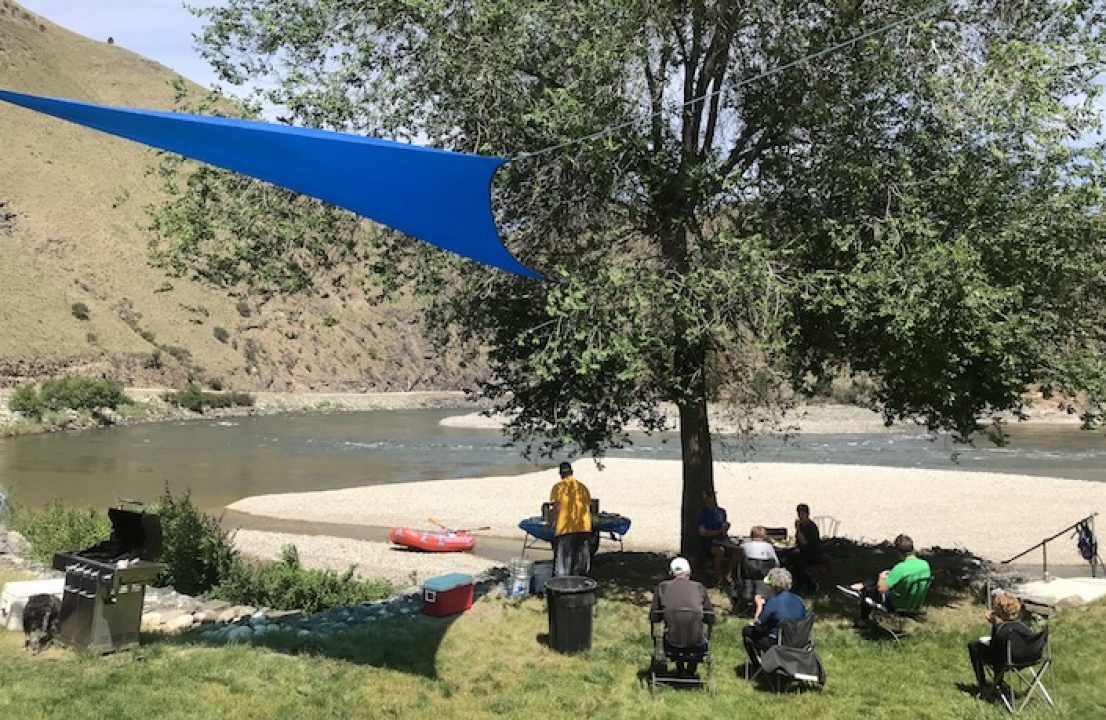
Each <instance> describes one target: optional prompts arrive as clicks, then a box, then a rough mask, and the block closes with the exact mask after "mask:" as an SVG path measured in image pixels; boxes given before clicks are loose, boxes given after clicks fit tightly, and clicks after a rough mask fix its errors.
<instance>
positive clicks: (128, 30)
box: [16, 0, 221, 87]
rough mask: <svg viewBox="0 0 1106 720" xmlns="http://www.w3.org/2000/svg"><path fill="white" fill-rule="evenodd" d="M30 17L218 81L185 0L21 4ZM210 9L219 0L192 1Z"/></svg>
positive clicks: (37, 0)
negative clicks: (201, 53)
mask: <svg viewBox="0 0 1106 720" xmlns="http://www.w3.org/2000/svg"><path fill="white" fill-rule="evenodd" d="M16 2H17V3H18V4H20V5H22V6H23V7H25V8H26V9H28V10H30V11H31V12H33V13H35V14H37V15H41V16H42V17H44V18H46V19H47V20H49V21H50V22H52V23H54V24H56V25H61V26H62V27H64V28H66V29H68V30H72V31H73V32H75V33H78V34H79V35H84V36H86V37H89V38H92V39H93V40H100V41H102V42H103V41H106V40H107V39H108V38H109V37H110V38H112V39H113V40H114V41H115V44H116V45H119V46H120V47H124V48H126V49H128V50H131V51H133V52H136V53H138V54H139V55H142V56H143V57H146V58H149V59H151V60H156V61H157V62H159V63H161V64H162V65H165V66H166V67H168V68H171V69H173V70H175V71H177V72H178V73H180V74H181V75H183V76H184V77H186V78H188V79H189V80H192V81H193V82H196V83H199V84H200V85H203V86H204V87H211V86H212V85H214V84H215V83H216V80H215V75H214V73H213V72H212V71H211V69H210V68H209V67H208V66H207V63H205V62H204V61H203V60H202V59H201V58H200V56H199V53H197V52H196V50H195V49H194V48H193V44H194V43H193V40H192V36H193V35H195V34H197V33H199V31H200V27H201V22H200V19H199V18H197V17H195V16H193V15H192V13H190V12H188V10H186V9H185V7H184V6H185V0H16ZM187 2H188V4H189V5H190V6H193V7H211V6H214V5H219V4H221V2H220V0H187Z"/></svg>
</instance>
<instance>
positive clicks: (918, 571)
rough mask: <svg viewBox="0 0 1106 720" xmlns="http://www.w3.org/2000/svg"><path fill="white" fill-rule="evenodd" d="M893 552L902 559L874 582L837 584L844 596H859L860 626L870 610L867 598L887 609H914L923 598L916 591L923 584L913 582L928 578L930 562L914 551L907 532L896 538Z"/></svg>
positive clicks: (919, 589) (923, 588) (866, 620)
mask: <svg viewBox="0 0 1106 720" xmlns="http://www.w3.org/2000/svg"><path fill="white" fill-rule="evenodd" d="M895 551H896V552H898V554H899V555H900V556H901V557H902V560H901V561H899V562H898V563H897V564H896V565H895V566H894V567H893V568H891V569H890V570H884V571H883V572H881V573H880V574H879V579H878V580H876V582H874V583H853V584H852V585H850V586H848V587H845V586H841V585H839V586H838V588H839V589H840V590H842V591H843V592H844V593H846V594H847V595H852V596H854V597H857V598H859V599H860V620H859V621H858V624H860V625H863V624H866V623H867V622H868V616H869V615H871V613H872V606H871V604H869V603H868V602H867V599H868V598H871V599H872V600H874V601H875V602H877V603H879V604H880V605H882V606H884V607H885V608H887V609H889V610H893V609H894V608H896V607H898V608H904V609H914V608H916V607H917V606H918V605H919V604H920V603H921V601H922V598H921V597H918V594H919V593H922V592H924V591H925V586H924V585H921V584H919V583H917V582H916V581H918V580H924V579H927V578H929V577H930V569H929V563H928V562H926V561H925V560H923V559H921V558H920V557H918V556H917V555H915V554H914V541H913V540H911V539H910V536H909V535H899V536H898V537H897V538H895Z"/></svg>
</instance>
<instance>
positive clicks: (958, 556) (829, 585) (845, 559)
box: [591, 538, 985, 623]
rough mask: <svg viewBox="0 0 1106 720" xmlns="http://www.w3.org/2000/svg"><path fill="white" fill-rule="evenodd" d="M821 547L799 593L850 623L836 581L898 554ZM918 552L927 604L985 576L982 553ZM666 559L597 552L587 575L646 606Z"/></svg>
mask: <svg viewBox="0 0 1106 720" xmlns="http://www.w3.org/2000/svg"><path fill="white" fill-rule="evenodd" d="M823 548H824V550H825V554H826V556H827V557H829V558H830V562H829V563H828V564H827V565H824V566H821V567H819V568H817V569H815V570H814V571H812V573H811V574H812V576H813V577H814V579H815V581H816V582H817V584H818V589H817V590H816V591H815V592H813V593H808V594H806V595H804V596H803V598H804V599H805V600H807V601H808V602H810V603H811V604H812V605H813V606H814V607H815V610H816V612H817V613H818V616H819V617H820V618H823V619H838V620H847V621H848V622H850V623H851V622H852V620H853V619H854V618H855V617H856V614H857V601H856V599H855V598H850V597H847V596H845V595H844V594H842V593H840V592H838V591H837V590H836V587H835V586H836V585H838V584H842V585H847V584H850V583H854V582H862V581H864V580H871V579H874V578H876V577H877V576H878V575H879V573H880V571H882V570H885V569H889V568H891V567H892V566H893V565H895V563H897V562H898V561H899V556H898V555H897V554H896V553H895V550H894V548H893V547H892V546H891V544H890V543H880V544H876V545H873V544H867V543H859V542H855V541H853V540H849V539H845V538H829V539H827V540H826V541H825V542H824V544H823ZM919 555H920V556H921V557H923V558H924V559H926V560H927V561H928V562H929V563H930V567H931V568H932V569H933V584H932V585H931V587H930V590H929V594H928V596H927V599H926V607H928V608H930V609H933V608H940V607H945V606H947V605H949V604H951V603H953V602H955V601H957V600H959V599H961V598H963V597H964V595H965V594H966V593H968V592H970V591H971V588H972V586H973V584H976V583H978V582H979V581H980V579H981V578H982V577H983V576H984V575H985V569H984V566H983V563H982V561H981V560H980V558H978V557H976V556H974V555H972V554H971V553H968V552H966V551H963V550H949V549H943V548H927V549H925V550H923V551H922V552H921V553H919ZM669 559H670V557H669V555H666V554H664V553H650V552H611V553H600V554H598V555H596V556H595V558H594V559H593V561H592V572H591V576H592V578H593V579H595V581H596V582H597V583H598V584H599V589H598V592H599V595H600V597H604V598H607V599H610V600H617V601H620V602H628V603H633V604H636V605H641V606H642V607H643V608H646V607H648V606H649V603H650V601H651V599H652V594H653V591H654V590H655V589H656V587H657V584H658V583H659V582H661V581H662V580H665V579H667V578H668V577H669V576H668V562H669ZM723 610H724V608H723ZM735 614H739V615H742V616H744V615H745V614H746V613H744V612H740V613H735Z"/></svg>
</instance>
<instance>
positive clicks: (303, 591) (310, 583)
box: [211, 545, 393, 613]
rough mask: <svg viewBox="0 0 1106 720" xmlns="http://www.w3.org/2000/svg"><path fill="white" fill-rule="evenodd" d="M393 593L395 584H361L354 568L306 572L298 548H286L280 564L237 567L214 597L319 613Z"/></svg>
mask: <svg viewBox="0 0 1106 720" xmlns="http://www.w3.org/2000/svg"><path fill="white" fill-rule="evenodd" d="M392 591H393V587H392V584H391V583H389V582H386V581H363V580H358V579H357V578H356V577H355V576H354V568H353V567H352V566H351V567H350V568H349V569H348V570H346V571H345V572H343V573H337V572H335V571H333V570H308V569H305V568H303V567H302V566H301V565H300V560H299V552H298V551H297V550H296V546H295V545H285V546H284V549H283V551H282V553H281V558H280V560H269V561H265V562H262V563H258V564H256V565H250V564H246V563H243V562H238V563H236V564H235V566H234V571H233V572H232V573H231V574H230V576H229V577H228V578H227V580H226V582H224V583H223V584H222V585H220V586H219V587H217V588H215V589H214V590H213V591H212V593H211V594H212V596H213V597H217V598H221V599H223V600H227V601H229V602H233V603H236V604H241V605H253V606H254V607H270V608H273V609H274V610H301V609H302V610H303V611H304V612H307V613H315V612H319V611H321V610H327V609H329V608H333V607H342V606H345V605H356V604H358V603H363V602H366V601H370V600H379V599H380V598H385V597H388V596H389V595H391V594H392Z"/></svg>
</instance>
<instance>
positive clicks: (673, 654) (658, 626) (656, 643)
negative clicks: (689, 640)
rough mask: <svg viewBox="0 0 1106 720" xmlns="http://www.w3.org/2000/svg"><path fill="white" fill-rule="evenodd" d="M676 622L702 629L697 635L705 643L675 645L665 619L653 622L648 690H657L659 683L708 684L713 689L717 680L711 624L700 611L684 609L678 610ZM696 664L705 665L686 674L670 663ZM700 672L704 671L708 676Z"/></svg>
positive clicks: (708, 687)
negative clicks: (715, 676)
mask: <svg viewBox="0 0 1106 720" xmlns="http://www.w3.org/2000/svg"><path fill="white" fill-rule="evenodd" d="M675 615H676V618H675V622H676V623H679V624H681V625H682V626H684V627H689V626H690V627H695V626H698V627H699V628H700V630H699V632H698V633H693V635H692V636H693V637H695V636H696V635H697V636H698V638H697V639H700V640H701V641H702V642H700V643H698V644H695V645H691V646H679V645H673V644H672V643H671V642H670V641H669V637H668V625H667V624H666V623H663V622H650V623H649V634H650V636H651V637H652V639H653V655H652V658H651V661H650V663H649V691H650V693H656V691H657V686H659V685H673V686H689V687H705V688H706V689H707V690H708V691H710V690H711V689H712V685H713V680H714V658H713V657H712V656H711V652H710V636H711V629H712V624H711V623H710V622H707V618H705V617H704V616H703V613H702V612H701V611H699V610H691V609H681V610H676V611H675ZM683 663H695V664H697V665H699V666H701V667H702V669H701V670H699V671H698V672H696V673H692V674H683V675H681V674H680V673H679V672H678V667H677V668H672V667H671V666H670V665H671V664H677V666H678V665H679V664H683ZM700 673H704V674H705V677H703V676H701V674H700Z"/></svg>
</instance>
